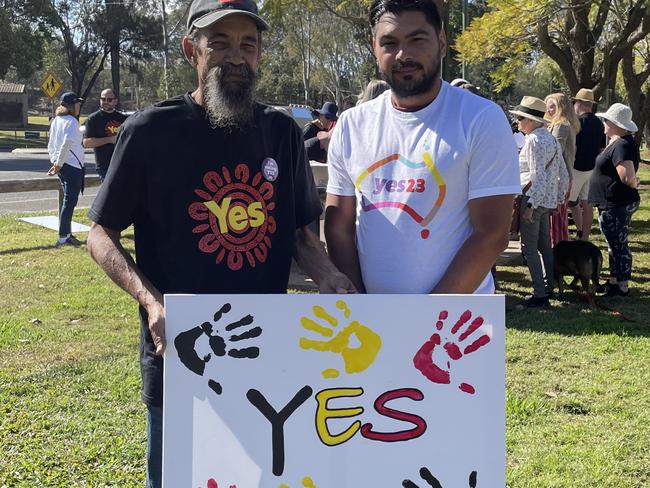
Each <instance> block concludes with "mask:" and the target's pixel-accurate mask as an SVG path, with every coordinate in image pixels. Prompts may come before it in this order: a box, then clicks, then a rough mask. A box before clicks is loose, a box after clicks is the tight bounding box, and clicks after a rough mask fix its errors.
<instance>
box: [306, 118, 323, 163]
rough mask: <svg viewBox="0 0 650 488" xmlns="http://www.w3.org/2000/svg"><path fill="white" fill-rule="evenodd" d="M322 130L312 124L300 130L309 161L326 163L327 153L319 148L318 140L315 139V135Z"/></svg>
mask: <svg viewBox="0 0 650 488" xmlns="http://www.w3.org/2000/svg"><path fill="white" fill-rule="evenodd" d="M323 130H325V129H321V128H320V127H318V126H317V125H316V124H314V123H313V122H309V123H308V124H306V125H305V126H304V127H303V128H302V137H303V138H304V139H305V149H306V150H307V158H308V159H309V160H310V161H318V162H320V163H326V162H327V151H326V150H325V149H323V148H322V147H321V146H320V139H319V138H318V137H317V134H318V133H319V132H321V131H323Z"/></svg>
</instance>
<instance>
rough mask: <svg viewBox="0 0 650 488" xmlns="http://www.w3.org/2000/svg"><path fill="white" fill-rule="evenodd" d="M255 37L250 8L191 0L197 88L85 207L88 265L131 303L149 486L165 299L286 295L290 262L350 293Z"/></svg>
mask: <svg viewBox="0 0 650 488" xmlns="http://www.w3.org/2000/svg"><path fill="white" fill-rule="evenodd" d="M266 29H268V25H267V23H266V22H265V21H264V20H263V19H262V18H261V17H260V16H259V15H258V11H257V6H256V4H255V2H253V1H252V0H228V1H224V0H222V1H216V0H195V1H194V2H192V5H191V6H190V9H189V14H188V19H187V35H186V36H185V37H184V38H183V40H182V48H183V53H184V54H185V57H186V59H187V60H188V61H189V63H190V64H191V65H192V66H193V67H194V68H195V69H196V72H197V75H198V87H197V89H196V90H194V91H193V92H192V93H186V94H184V95H181V96H177V97H174V98H171V99H169V100H165V101H163V102H161V103H159V104H157V105H156V106H154V107H152V108H149V109H146V110H143V111H140V112H137V113H136V114H134V115H132V116H130V117H129V119H127V121H126V122H125V123H124V125H123V126H122V127H121V129H120V136H119V138H118V140H117V144H116V146H115V152H114V153H113V157H112V159H111V170H110V171H109V172H108V174H107V177H106V180H105V181H104V183H103V185H102V187H101V189H100V191H99V194H98V195H97V198H96V199H95V202H94V204H93V206H92V208H91V210H90V214H89V215H90V218H91V219H92V220H93V221H94V222H95V223H94V225H93V226H92V228H91V230H90V235H89V239H88V248H89V251H90V253H91V255H92V257H93V258H94V259H95V260H96V261H97V262H98V264H99V265H100V266H101V267H102V268H103V269H104V271H105V272H106V273H107V274H108V275H109V276H110V277H111V278H112V279H113V280H114V281H115V282H116V283H117V284H118V285H119V286H120V287H122V288H123V289H124V290H126V291H127V292H128V293H129V294H130V295H132V296H133V297H134V298H135V299H136V300H137V301H138V303H139V305H140V319H141V342H142V345H141V354H140V364H141V370H142V379H143V388H142V400H143V401H144V403H145V404H146V405H147V409H148V418H147V430H148V432H147V434H148V449H147V486H148V487H153V488H158V487H160V484H161V480H160V478H161V471H162V462H161V445H162V395H163V358H162V354H163V352H164V350H165V344H166V340H165V310H164V308H163V295H164V294H165V293H189V294H205V293H215V294H218V293H221V294H223V293H228V294H232V293H247V294H256V293H286V291H287V285H288V280H289V271H290V267H291V260H292V258H295V259H296V261H297V262H298V264H299V265H300V266H301V268H302V269H303V271H305V272H307V274H309V275H310V276H311V277H312V279H313V280H314V282H315V283H317V284H318V286H319V289H320V291H321V292H338V293H345V292H352V291H354V286H353V285H352V283H351V282H350V280H349V279H348V278H347V277H346V276H345V275H344V274H342V273H341V272H339V271H338V270H337V269H336V268H335V267H334V265H333V264H332V263H331V262H330V261H329V260H328V258H327V256H326V254H325V252H324V250H323V246H322V245H321V242H320V240H319V239H318V237H317V236H316V235H315V234H314V233H313V232H311V231H310V230H309V229H307V228H306V226H307V224H309V223H310V222H312V221H314V220H315V219H316V218H318V216H319V214H320V213H321V203H320V199H319V197H318V193H317V192H316V189H315V185H314V179H313V176H312V174H311V169H310V166H309V164H307V161H306V157H305V147H304V144H303V138H302V134H301V132H300V129H299V128H298V126H297V125H296V124H295V123H294V122H293V120H292V119H291V117H289V116H287V115H286V114H284V113H282V112H280V111H278V110H275V109H273V108H271V107H267V106H265V105H262V104H260V103H257V102H256V101H255V100H254V98H253V90H254V87H255V81H256V79H257V73H258V68H259V58H260V50H261V36H262V32H263V31H265V30H266ZM130 225H133V226H134V229H135V261H134V260H133V259H132V258H131V256H130V255H129V254H128V253H127V252H126V251H125V250H124V248H123V247H122V245H121V242H120V237H121V232H122V231H123V230H124V229H126V228H127V227H128V226H130ZM171 340H173V338H170V341H171ZM197 374H198V373H197ZM215 394H217V393H215Z"/></svg>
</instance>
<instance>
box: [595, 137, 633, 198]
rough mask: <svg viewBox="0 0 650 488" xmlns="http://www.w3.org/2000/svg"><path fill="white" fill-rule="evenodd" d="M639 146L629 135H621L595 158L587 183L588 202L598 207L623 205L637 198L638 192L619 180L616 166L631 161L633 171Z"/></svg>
mask: <svg viewBox="0 0 650 488" xmlns="http://www.w3.org/2000/svg"><path fill="white" fill-rule="evenodd" d="M640 159H641V157H640V154H639V148H638V147H637V146H636V143H635V142H634V138H633V137H632V136H631V135H627V136H625V137H621V138H620V139H617V140H616V141H614V142H613V143H612V144H610V145H609V146H607V147H606V148H605V150H604V151H603V152H602V153H600V154H599V155H598V157H597V158H596V168H595V170H594V173H593V174H592V175H591V181H590V183H589V202H590V203H592V204H593V205H595V206H597V207H599V208H617V207H625V206H627V205H629V204H630V203H634V202H637V201H638V200H639V192H638V191H637V190H636V189H634V188H630V187H629V186H627V185H626V184H625V183H623V182H622V181H621V178H620V177H619V176H618V173H617V172H616V166H618V165H619V164H620V163H622V162H623V161H632V163H633V164H634V171H638V169H639V161H640Z"/></svg>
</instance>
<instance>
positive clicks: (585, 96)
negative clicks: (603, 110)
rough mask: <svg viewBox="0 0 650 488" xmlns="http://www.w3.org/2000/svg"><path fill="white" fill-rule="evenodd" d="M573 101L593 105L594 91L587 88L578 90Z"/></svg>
mask: <svg viewBox="0 0 650 488" xmlns="http://www.w3.org/2000/svg"><path fill="white" fill-rule="evenodd" d="M573 99H574V100H581V101H583V102H589V103H595V101H594V91H593V90H590V89H589V88H580V90H578V93H576V96H575V97H573Z"/></svg>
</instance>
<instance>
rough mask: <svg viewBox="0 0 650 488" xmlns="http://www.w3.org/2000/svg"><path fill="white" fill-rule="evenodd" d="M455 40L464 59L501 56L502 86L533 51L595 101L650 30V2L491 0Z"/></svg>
mask: <svg viewBox="0 0 650 488" xmlns="http://www.w3.org/2000/svg"><path fill="white" fill-rule="evenodd" d="M489 7H490V11H489V12H487V13H486V14H484V15H482V16H481V17H479V18H477V19H475V20H474V21H473V22H472V24H471V25H470V28H469V29H468V30H467V31H465V33H464V34H463V35H461V36H460V37H459V38H458V40H457V44H456V48H457V50H458V52H459V53H460V57H461V59H463V60H465V61H467V62H469V63H473V62H480V61H483V60H485V59H490V58H497V59H499V60H500V64H499V66H498V67H497V69H496V70H495V71H493V73H492V77H493V79H494V80H495V82H496V83H497V85H498V88H499V89H503V88H505V87H507V86H508V85H510V84H511V83H512V81H513V80H514V78H515V76H516V74H517V71H518V70H519V69H520V68H521V67H522V66H523V65H524V64H526V63H527V62H528V61H530V60H531V57H533V56H534V55H535V53H539V52H543V53H544V54H546V55H547V56H549V57H550V58H551V59H552V60H553V61H554V62H555V63H556V64H557V65H558V66H559V68H560V69H561V71H562V74H563V75H564V77H565V79H566V82H567V85H568V87H569V90H570V91H571V92H573V93H575V92H576V91H577V90H578V89H579V88H581V87H587V88H593V89H594V92H595V95H596V97H597V99H599V98H600V97H601V96H602V95H603V94H605V93H606V90H608V89H613V87H614V85H615V82H616V74H617V70H618V66H619V64H620V62H621V60H622V59H623V56H624V55H625V53H626V52H627V51H628V50H629V49H630V48H631V47H633V46H635V45H636V44H637V43H638V42H640V41H641V40H643V39H644V38H645V37H646V36H647V35H648V33H649V32H650V0H613V1H610V0H597V1H585V0H491V1H489Z"/></svg>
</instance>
